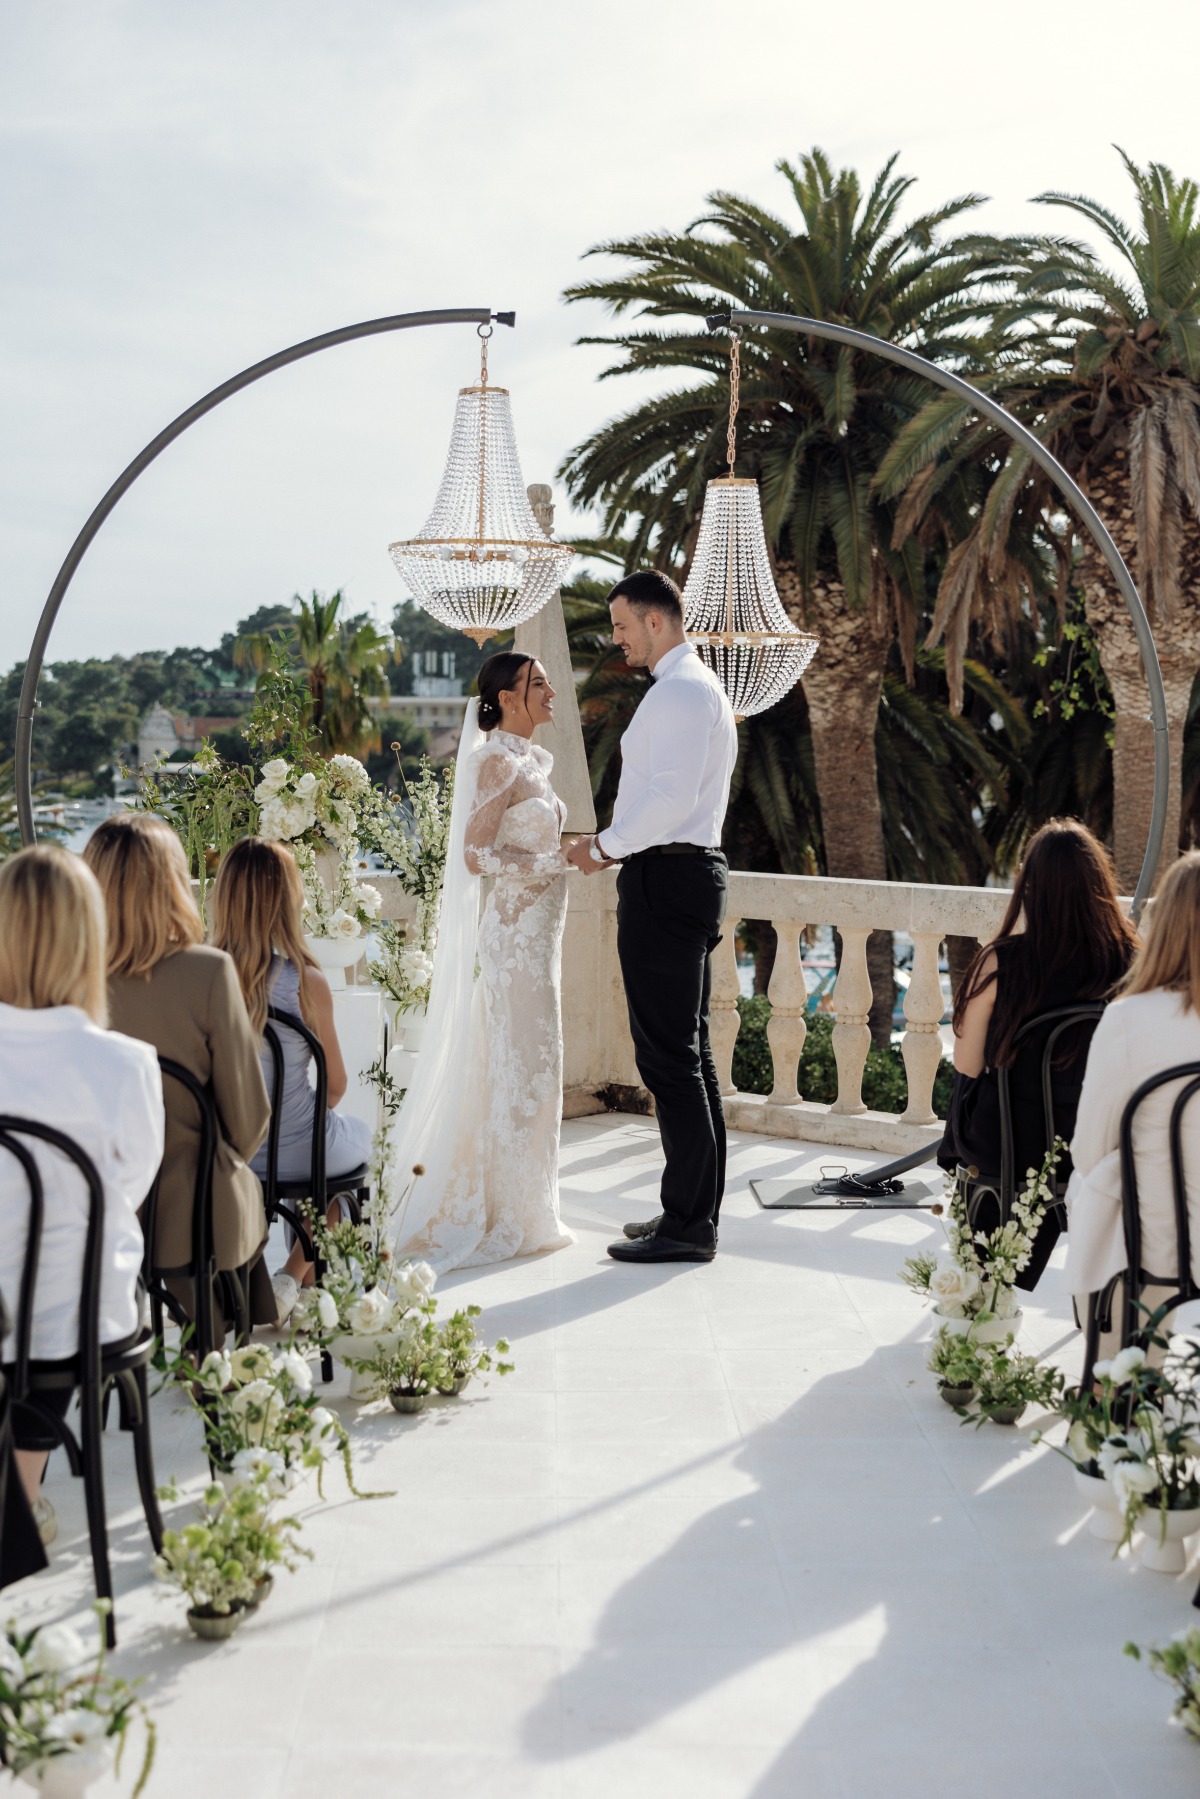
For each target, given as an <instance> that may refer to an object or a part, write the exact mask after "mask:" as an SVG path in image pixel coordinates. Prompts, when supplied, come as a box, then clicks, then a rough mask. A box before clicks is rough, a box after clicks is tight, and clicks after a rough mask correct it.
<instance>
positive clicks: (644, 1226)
mask: <svg viewBox="0 0 1200 1799" xmlns="http://www.w3.org/2000/svg"><path fill="white" fill-rule="evenodd" d="M662 1221H663V1215H662V1213H661V1212H660V1213H659V1214H658V1216H657V1218H646V1219H643V1220H642V1222H641V1223H640V1224H623V1225H622V1226H621V1229H622V1230H623V1231H624V1232H625V1235H626V1236H627V1237H628V1238H629V1241H630V1242H631V1243H638V1242H640V1241H641V1239H642V1238H643V1237H652V1236H653V1235H654V1233H655V1231H656V1230H657V1229H658V1227H659V1225H660V1224H661V1223H662ZM716 1241H717V1233H716V1232H715V1231H714V1232H713V1242H714V1243H715V1242H716Z"/></svg>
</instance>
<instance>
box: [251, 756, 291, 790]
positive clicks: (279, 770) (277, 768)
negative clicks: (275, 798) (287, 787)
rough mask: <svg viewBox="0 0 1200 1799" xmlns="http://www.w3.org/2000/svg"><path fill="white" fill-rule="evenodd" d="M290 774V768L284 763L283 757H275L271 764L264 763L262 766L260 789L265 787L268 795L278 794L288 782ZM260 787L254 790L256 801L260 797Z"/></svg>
mask: <svg viewBox="0 0 1200 1799" xmlns="http://www.w3.org/2000/svg"><path fill="white" fill-rule="evenodd" d="M288 773H289V766H288V764H287V763H286V762H285V761H284V759H283V757H282V756H273V757H272V758H271V760H270V761H269V762H264V763H263V765H262V768H261V770H260V774H259V783H258V787H265V788H266V790H267V792H268V793H278V792H279V789H280V788H281V787H282V786H283V784H284V782H285V781H286V780H287V778H288ZM258 787H256V788H255V790H254V795H255V798H256V799H257V797H258Z"/></svg>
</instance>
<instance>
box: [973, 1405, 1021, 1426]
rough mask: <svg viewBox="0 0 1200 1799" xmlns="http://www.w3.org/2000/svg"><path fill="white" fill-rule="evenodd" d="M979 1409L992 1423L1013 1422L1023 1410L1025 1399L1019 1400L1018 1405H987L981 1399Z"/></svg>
mask: <svg viewBox="0 0 1200 1799" xmlns="http://www.w3.org/2000/svg"><path fill="white" fill-rule="evenodd" d="M979 1409H980V1411H981V1412H982V1413H983V1415H984V1417H985V1418H990V1419H991V1421H992V1423H993V1424H1015V1423H1016V1422H1017V1419H1018V1418H1019V1417H1020V1416H1021V1413H1022V1412H1023V1411H1024V1410H1025V1401H1024V1400H1021V1402H1020V1404H1019V1405H987V1404H985V1402H984V1401H982V1400H981V1401H980V1403H979Z"/></svg>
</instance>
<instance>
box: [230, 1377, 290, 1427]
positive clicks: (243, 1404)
mask: <svg viewBox="0 0 1200 1799" xmlns="http://www.w3.org/2000/svg"><path fill="white" fill-rule="evenodd" d="M230 1410H231V1411H232V1412H233V1415H234V1417H235V1418H240V1419H242V1420H244V1421H248V1422H249V1423H250V1425H251V1428H253V1429H256V1430H261V1431H264V1432H265V1431H268V1430H270V1428H271V1426H272V1425H273V1424H275V1423H276V1422H277V1420H278V1418H279V1414H280V1413H281V1412H282V1410H283V1395H282V1394H281V1393H279V1392H278V1391H277V1389H276V1388H275V1387H273V1386H272V1385H271V1383H270V1381H267V1380H252V1381H249V1382H248V1383H247V1384H246V1386H244V1387H239V1389H238V1391H237V1392H236V1393H235V1394H234V1396H233V1399H232V1400H231V1401H230ZM251 1413H253V1414H254V1417H253V1418H251Z"/></svg>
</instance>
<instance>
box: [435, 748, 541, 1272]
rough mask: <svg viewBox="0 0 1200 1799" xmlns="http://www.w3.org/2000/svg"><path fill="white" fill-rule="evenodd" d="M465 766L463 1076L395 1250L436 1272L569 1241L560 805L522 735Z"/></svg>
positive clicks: (441, 1123) (537, 757)
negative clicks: (474, 882)
mask: <svg viewBox="0 0 1200 1799" xmlns="http://www.w3.org/2000/svg"><path fill="white" fill-rule="evenodd" d="M470 762H471V767H470V770H469V774H470V776H471V777H472V788H473V790H472V800H471V809H470V812H469V814H468V816H467V819H466V826H465V837H464V856H465V860H466V864H467V867H468V868H469V869H470V870H471V872H472V873H474V874H478V875H490V876H493V877H494V880H493V884H492V888H491V891H490V893H489V894H488V897H487V902H486V904H485V906H484V908H483V914H482V916H481V918H480V921H479V931H478V936H477V938H476V958H477V963H478V976H477V979H476V982H475V989H474V993H473V995H472V1000H471V1019H470V1033H469V1039H468V1049H467V1067H466V1069H465V1070H464V1071H463V1072H464V1073H465V1075H466V1079H465V1081H460V1080H456V1081H455V1087H456V1088H457V1090H458V1093H459V1094H460V1095H463V1096H465V1097H464V1101H463V1103H462V1105H461V1109H460V1110H458V1112H457V1115H456V1116H446V1115H444V1114H443V1116H442V1117H441V1118H440V1119H439V1135H440V1134H441V1133H443V1132H449V1133H451V1134H452V1136H451V1141H450V1146H449V1147H450V1148H451V1154H450V1155H449V1156H448V1157H447V1156H439V1157H438V1158H437V1160H438V1164H439V1175H438V1184H439V1186H440V1191H437V1192H432V1193H431V1192H429V1191H427V1190H426V1191H422V1190H421V1186H420V1183H419V1184H418V1191H417V1195H416V1200H417V1205H416V1208H415V1211H416V1216H414V1219H413V1223H414V1227H415V1228H414V1231H413V1233H412V1234H410V1235H408V1236H406V1237H405V1238H404V1239H403V1240H402V1242H401V1245H400V1248H401V1252H402V1253H403V1254H405V1255H412V1256H422V1257H423V1258H424V1259H425V1260H427V1261H429V1262H431V1263H432V1264H433V1265H434V1267H435V1268H438V1269H439V1270H442V1271H444V1270H446V1269H449V1268H466V1267H474V1266H477V1265H479V1264H480V1263H485V1262H502V1261H507V1260H508V1258H509V1257H510V1256H523V1255H532V1254H534V1253H535V1252H536V1251H537V1250H544V1249H557V1248H558V1247H560V1246H561V1245H562V1244H565V1243H570V1242H572V1241H573V1239H572V1236H571V1233H570V1232H569V1231H568V1230H566V1229H564V1227H563V1225H562V1224H561V1222H560V1220H559V1215H558V1139H559V1120H560V1118H561V1114H562V1014H561V1007H560V995H559V988H560V977H561V967H562V935H563V924H564V921H565V918H566V910H567V883H566V870H567V862H566V859H565V857H564V856H563V853H562V847H561V842H560V838H561V833H562V829H563V824H564V821H565V818H566V808H565V806H564V805H563V803H562V801H561V800H560V799H559V798H558V796H557V795H556V794H555V792H554V789H553V788H552V787H551V785H550V770H551V768H552V767H553V757H552V756H551V755H550V754H549V752H548V751H547V750H544V749H542V748H541V747H540V746H539V745H537V744H534V743H531V742H529V741H528V740H527V739H525V738H523V737H518V736H515V735H513V734H511V733H510V732H507V731H499V730H498V731H493V732H492V734H491V735H490V737H488V738H487V740H486V741H485V743H484V745H483V747H482V748H481V749H479V750H476V751H475V752H474V754H473V756H472V757H471V759H470ZM464 785H466V784H464ZM435 979H436V975H435ZM456 1072H457V1071H456Z"/></svg>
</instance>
